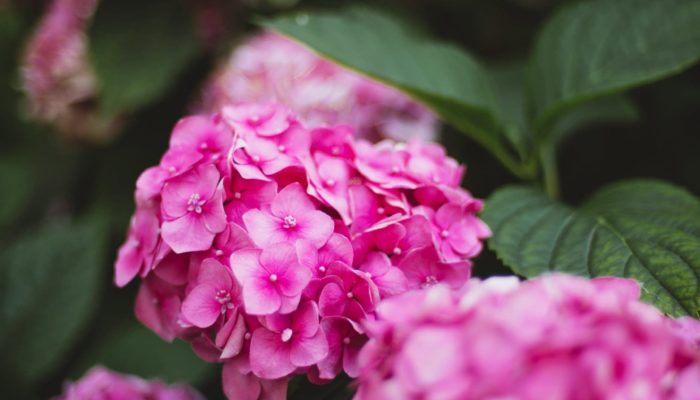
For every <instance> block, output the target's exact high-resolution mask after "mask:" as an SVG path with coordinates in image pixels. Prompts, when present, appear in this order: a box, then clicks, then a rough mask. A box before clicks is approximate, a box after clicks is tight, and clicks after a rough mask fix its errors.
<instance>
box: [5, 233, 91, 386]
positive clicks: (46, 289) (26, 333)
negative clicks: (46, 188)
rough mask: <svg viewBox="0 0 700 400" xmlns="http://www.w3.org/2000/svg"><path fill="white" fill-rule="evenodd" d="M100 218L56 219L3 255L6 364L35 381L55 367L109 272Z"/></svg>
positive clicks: (24, 378) (20, 376) (84, 319)
mask: <svg viewBox="0 0 700 400" xmlns="http://www.w3.org/2000/svg"><path fill="white" fill-rule="evenodd" d="M103 239H104V235H103V232H102V228H101V224H100V223H99V221H90V222H88V221H86V222H83V223H80V224H66V223H56V224H53V225H50V226H47V227H45V228H43V229H42V230H40V231H38V232H34V233H33V234H32V235H30V236H27V237H24V238H21V239H19V240H18V241H17V242H16V243H14V244H13V245H12V246H11V247H9V248H7V249H5V250H4V251H2V254H0V257H1V259H2V264H1V265H0V312H1V313H0V354H2V357H0V370H2V371H7V370H12V371H13V373H14V374H15V375H16V376H17V377H18V378H20V379H22V380H24V381H27V382H30V381H33V380H35V379H37V378H39V377H41V376H43V375H44V374H46V373H48V372H50V370H51V368H52V367H54V366H55V365H56V363H57V362H58V361H59V360H60V359H61V357H62V356H63V355H64V354H65V353H66V351H68V350H69V349H70V348H71V346H72V345H73V344H74V343H75V340H76V339H77V338H78V333H80V331H81V329H82V328H83V327H84V326H85V324H86V322H87V321H88V319H89V317H90V316H91V314H92V312H93V311H94V308H95V305H96V299H97V296H98V287H99V281H100V279H99V278H100V276H101V274H102V273H103V272H104V269H105V265H104V263H103V249H104V240H103Z"/></svg>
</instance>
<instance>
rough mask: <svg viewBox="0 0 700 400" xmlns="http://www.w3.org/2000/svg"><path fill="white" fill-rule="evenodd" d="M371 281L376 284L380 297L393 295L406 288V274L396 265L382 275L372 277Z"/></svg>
mask: <svg viewBox="0 0 700 400" xmlns="http://www.w3.org/2000/svg"><path fill="white" fill-rule="evenodd" d="M372 281H373V282H374V284H375V285H377V288H378V289H379V294H380V295H381V297H382V298H384V297H389V296H395V295H397V294H401V293H403V292H405V291H406V290H408V279H406V275H404V274H403V272H401V270H400V269H398V268H396V267H391V268H389V270H388V271H387V272H386V273H385V274H384V275H380V276H376V277H372Z"/></svg>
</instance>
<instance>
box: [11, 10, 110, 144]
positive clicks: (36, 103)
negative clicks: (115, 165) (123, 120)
mask: <svg viewBox="0 0 700 400" xmlns="http://www.w3.org/2000/svg"><path fill="white" fill-rule="evenodd" d="M97 3H98V2H97V0H53V1H50V2H48V5H47V8H46V11H45V14H44V15H43V17H42V18H41V20H40V22H39V25H38V27H37V29H36V31H35V32H34V33H33V34H32V37H31V39H30V41H29V43H28V44H27V48H26V50H25V54H24V57H23V58H24V59H23V64H24V65H23V68H21V71H22V80H23V86H24V90H25V92H26V94H27V99H28V102H29V109H30V112H31V114H32V115H33V116H34V117H36V118H37V119H40V120H42V121H45V122H48V123H51V124H52V125H54V126H55V127H56V128H57V130H58V131H59V132H60V133H61V134H63V135H65V136H67V137H75V138H79V139H83V140H88V141H92V142H98V143H99V142H104V141H106V140H108V139H110V138H111V137H112V136H113V135H114V134H115V133H116V132H117V128H118V127H119V125H120V124H119V120H118V118H115V117H109V118H107V117H105V116H104V115H102V114H101V113H100V112H99V111H100V110H99V109H98V108H97V107H95V106H94V105H91V104H94V103H95V101H94V100H95V99H96V98H97V94H98V88H97V82H96V81H97V80H96V78H95V74H94V72H93V70H92V67H91V65H90V62H89V58H88V43H87V42H88V41H87V35H86V34H87V27H88V24H89V22H90V19H91V18H92V15H93V12H94V10H95V8H96V6H97Z"/></svg>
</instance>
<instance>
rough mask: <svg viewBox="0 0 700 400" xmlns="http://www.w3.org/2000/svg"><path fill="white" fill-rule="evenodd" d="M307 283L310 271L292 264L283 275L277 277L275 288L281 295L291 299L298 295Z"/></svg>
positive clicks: (309, 278) (309, 279)
mask: <svg viewBox="0 0 700 400" xmlns="http://www.w3.org/2000/svg"><path fill="white" fill-rule="evenodd" d="M309 281H311V271H309V269H308V268H306V267H302V266H301V265H299V264H293V265H292V267H291V268H289V269H288V270H287V271H286V273H285V274H284V275H282V276H280V277H279V280H278V281H277V287H278V288H279V290H280V292H281V293H282V294H283V295H285V296H287V297H292V296H297V295H299V294H300V293H301V292H302V291H303V290H304V288H306V285H308V284H309Z"/></svg>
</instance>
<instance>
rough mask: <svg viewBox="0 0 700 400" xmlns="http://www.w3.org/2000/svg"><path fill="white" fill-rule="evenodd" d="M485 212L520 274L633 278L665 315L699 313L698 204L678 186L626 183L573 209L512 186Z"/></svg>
mask: <svg viewBox="0 0 700 400" xmlns="http://www.w3.org/2000/svg"><path fill="white" fill-rule="evenodd" d="M482 216H483V218H484V220H485V221H486V223H487V224H489V226H490V227H491V229H492V230H493V237H492V238H491V239H490V240H489V246H490V247H491V248H492V249H493V250H494V251H495V252H496V254H497V255H498V256H499V258H501V259H502V260H503V262H504V263H505V264H506V265H507V266H509V267H511V268H512V269H513V270H514V271H515V272H516V273H518V274H520V275H523V276H525V277H528V278H530V277H534V276H537V275H540V274H542V273H546V272H551V271H559V272H567V273H572V274H576V275H581V276H587V277H596V276H620V277H629V278H634V279H636V280H638V281H639V282H641V283H642V285H643V298H644V299H645V300H647V301H649V302H651V303H653V304H655V305H656V306H657V307H659V308H660V309H661V310H662V311H664V312H665V313H668V314H671V315H674V316H677V315H685V314H690V315H694V316H697V315H698V312H699V311H700V279H699V275H700V201H698V199H696V198H695V197H694V196H693V195H691V194H690V193H688V192H687V191H685V190H683V189H681V188H678V187H675V186H673V185H671V184H668V183H664V182H660V181H647V180H632V181H625V182H621V183H617V184H613V185H610V186H607V187H605V188H603V189H602V190H600V191H598V192H597V193H596V194H595V195H593V197H591V198H590V199H589V200H588V201H587V202H585V203H584V204H583V205H582V206H581V207H580V208H572V207H568V206H566V205H564V204H561V203H557V202H555V201H553V200H552V199H550V198H549V197H547V196H546V195H545V194H544V193H542V192H540V191H539V190H537V189H534V188H530V187H525V186H507V187H505V188H503V189H499V190H497V191H496V192H495V193H494V194H493V195H492V196H491V198H490V199H489V200H488V201H487V203H486V209H485V211H484V213H483V214H482Z"/></svg>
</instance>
